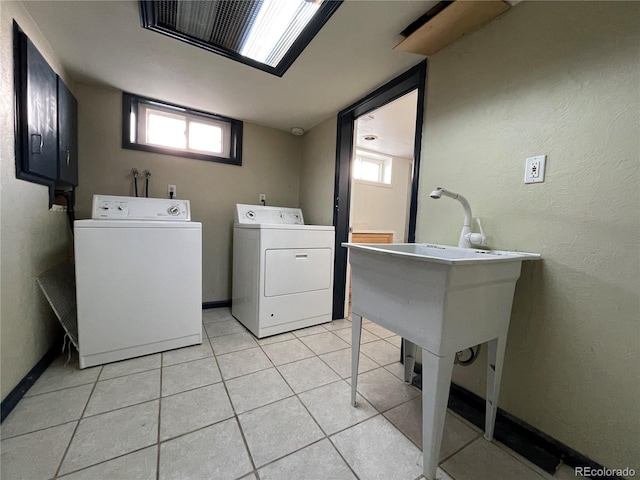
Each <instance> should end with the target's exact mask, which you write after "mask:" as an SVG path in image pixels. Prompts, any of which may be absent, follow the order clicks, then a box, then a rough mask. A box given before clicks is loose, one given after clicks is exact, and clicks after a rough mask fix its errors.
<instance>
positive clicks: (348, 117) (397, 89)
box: [332, 61, 427, 319]
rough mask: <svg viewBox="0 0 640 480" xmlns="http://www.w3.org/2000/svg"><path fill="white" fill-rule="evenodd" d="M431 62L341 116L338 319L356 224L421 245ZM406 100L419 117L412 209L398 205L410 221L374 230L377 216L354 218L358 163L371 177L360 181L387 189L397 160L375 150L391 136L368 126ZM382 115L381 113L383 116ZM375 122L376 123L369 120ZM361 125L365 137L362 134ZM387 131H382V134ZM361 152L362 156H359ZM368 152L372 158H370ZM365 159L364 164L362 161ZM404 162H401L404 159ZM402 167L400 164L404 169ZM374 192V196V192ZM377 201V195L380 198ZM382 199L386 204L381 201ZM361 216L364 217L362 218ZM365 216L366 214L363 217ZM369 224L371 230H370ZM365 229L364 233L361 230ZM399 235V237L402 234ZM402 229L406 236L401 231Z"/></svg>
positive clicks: (336, 195)
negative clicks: (420, 177) (419, 218)
mask: <svg viewBox="0 0 640 480" xmlns="http://www.w3.org/2000/svg"><path fill="white" fill-rule="evenodd" d="M426 71H427V64H426V61H423V62H421V63H420V64H418V65H416V66H415V67H413V68H411V69H410V70H408V71H406V72H405V73H403V74H402V75H400V76H398V77H396V78H395V79H393V80H391V81H390V82H388V83H387V84H386V85H383V86H382V87H380V88H379V89H377V90H375V91H374V92H372V93H370V94H369V95H367V96H366V97H364V98H363V99H361V100H360V101H359V102H356V103H355V104H353V105H351V106H350V107H348V108H346V109H345V110H343V111H342V112H340V113H339V114H338V132H337V146H336V149H337V151H336V180H335V190H334V219H333V224H334V226H335V228H336V245H335V263H334V272H335V277H334V290H333V312H332V317H333V318H334V319H337V318H344V317H345V316H346V314H347V310H348V299H349V296H348V262H347V249H346V248H343V247H342V243H343V242H347V241H349V240H350V238H351V236H350V233H351V232H350V229H351V227H352V224H353V226H354V227H355V226H356V225H355V224H356V223H358V224H359V225H358V226H357V227H356V228H355V230H369V231H374V230H387V231H388V230H391V231H393V232H394V233H393V236H392V238H393V241H395V242H397V241H406V242H414V241H415V230H416V215H417V208H418V175H419V171H420V168H419V167H420V148H421V142H422V120H423V105H424V95H425V82H426ZM403 97H407V98H408V99H407V100H406V102H413V105H414V106H415V107H414V112H415V118H414V129H413V136H412V138H411V140H410V141H412V147H413V148H412V153H411V158H410V159H407V160H411V162H410V166H408V169H409V175H408V177H409V181H410V185H409V186H408V187H407V197H408V210H407V207H406V205H407V200H405V203H404V207H401V206H395V207H394V209H395V214H396V215H398V212H399V211H402V215H403V216H404V227H398V226H396V225H397V223H394V224H393V225H394V226H393V227H385V228H373V227H371V225H373V226H377V225H379V224H378V223H377V221H378V220H376V219H375V215H374V216H371V217H368V218H369V219H364V220H362V219H360V220H359V219H358V218H357V217H354V218H353V219H352V211H351V210H352V203H353V204H354V205H356V208H357V203H358V200H357V198H356V197H354V195H356V194H358V192H357V191H356V190H357V187H354V186H353V182H354V167H355V164H356V162H358V161H359V162H360V164H361V165H362V164H364V167H361V168H359V170H360V171H359V172H358V176H363V175H364V177H366V178H364V179H363V178H360V179H359V180H360V182H371V183H373V180H376V179H377V180H379V181H378V182H377V183H378V184H380V185H378V186H381V184H384V182H385V181H386V180H389V181H390V179H389V178H388V175H389V174H390V175H391V179H392V178H393V167H392V165H393V157H394V156H393V155H390V154H388V153H384V152H382V149H378V150H377V151H376V150H374V149H372V148H371V146H372V145H373V143H370V142H375V141H376V140H379V139H381V138H383V137H385V136H386V135H387V134H386V133H385V134H384V135H383V134H382V133H381V134H376V133H372V132H368V131H366V130H367V126H366V124H367V122H368V123H371V122H372V121H374V120H375V118H376V115H380V112H384V107H385V106H387V107H388V109H391V110H394V104H395V101H397V100H400V104H402V100H403ZM397 106H398V105H397V104H396V105H395V107H397ZM378 110H380V112H379V111H378ZM369 117H373V119H371V118H369ZM358 126H359V127H360V128H359V130H360V131H361V133H362V135H359V134H358V133H357V131H358ZM381 131H382V130H381ZM359 136H361V137H362V142H366V143H362V144H363V145H367V148H363V147H361V146H360V144H359V142H358V140H359V138H358V137H359ZM364 137H378V138H377V139H374V140H365V139H364ZM378 143H379V144H380V143H382V142H378ZM358 151H360V152H361V153H360V154H358ZM367 153H368V155H367ZM358 156H359V157H360V160H358V158H357V157H358ZM389 157H391V162H390V163H391V166H389V164H388V162H387V159H388V158H389ZM398 158H401V157H400V156H399V157H398ZM401 163H402V161H401V160H398V165H400V164H401ZM369 193H370V192H369ZM378 193H379V192H378ZM374 196H375V195H374ZM377 200H380V198H378V199H377ZM356 215H358V214H356ZM360 215H363V214H360ZM367 225H368V226H367ZM363 226H364V227H365V228H359V227H363ZM396 230H397V232H396ZM400 230H402V232H400Z"/></svg>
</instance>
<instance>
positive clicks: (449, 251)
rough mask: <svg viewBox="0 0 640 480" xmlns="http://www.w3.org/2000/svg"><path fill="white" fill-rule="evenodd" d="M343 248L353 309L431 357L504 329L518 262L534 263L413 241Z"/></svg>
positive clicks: (522, 256) (513, 255)
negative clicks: (350, 274)
mask: <svg viewBox="0 0 640 480" xmlns="http://www.w3.org/2000/svg"><path fill="white" fill-rule="evenodd" d="M343 246H345V247H348V248H349V250H350V253H349V255H350V263H351V269H352V303H353V311H355V312H357V313H359V314H361V315H362V316H363V317H365V318H368V319H369V320H372V321H374V322H376V323H379V324H380V325H382V326H383V327H386V328H389V329H390V330H392V331H397V332H396V333H398V334H400V335H402V336H403V337H404V338H409V339H411V340H412V341H413V342H414V343H416V344H418V345H420V346H421V347H423V348H426V349H427V350H429V351H430V352H431V353H434V354H436V355H445V354H447V353H451V352H456V351H459V350H462V349H463V348H467V347H469V346H472V345H477V344H479V343H482V342H485V341H487V340H490V339H492V338H495V337H496V334H497V333H498V332H499V331H501V330H502V329H503V328H504V327H505V325H504V321H505V319H506V321H507V325H508V320H509V317H510V314H511V303H512V299H513V291H514V288H515V282H516V280H517V279H518V278H519V277H520V266H521V264H522V261H523V260H536V259H538V258H540V255H538V254H533V253H520V252H505V251H498V250H492V251H489V250H477V249H472V248H458V247H451V246H445V245H434V244H418V243H397V244H353V243H344V244H343ZM380 299H384V301H380Z"/></svg>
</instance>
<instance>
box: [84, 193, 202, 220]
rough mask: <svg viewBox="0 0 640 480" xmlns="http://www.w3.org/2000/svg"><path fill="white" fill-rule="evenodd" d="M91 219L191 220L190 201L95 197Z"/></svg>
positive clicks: (112, 196)
mask: <svg viewBox="0 0 640 480" xmlns="http://www.w3.org/2000/svg"><path fill="white" fill-rule="evenodd" d="M91 212H92V213H91V218H104V219H111V220H115V219H123V220H171V221H189V220H191V207H190V204H189V200H178V199H168V198H167V199H165V198H146V197H117V196H114V195H94V196H93V207H92V209H91Z"/></svg>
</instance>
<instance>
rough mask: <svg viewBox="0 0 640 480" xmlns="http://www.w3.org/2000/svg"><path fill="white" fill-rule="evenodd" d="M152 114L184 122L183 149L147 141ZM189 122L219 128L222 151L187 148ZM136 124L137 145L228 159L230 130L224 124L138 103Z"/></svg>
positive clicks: (227, 125)
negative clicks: (150, 115) (155, 113)
mask: <svg viewBox="0 0 640 480" xmlns="http://www.w3.org/2000/svg"><path fill="white" fill-rule="evenodd" d="M152 112H158V113H159V114H162V115H165V116H167V117H173V118H176V119H180V120H184V122H185V132H184V134H185V140H186V147H185V148H180V147H168V146H166V145H159V144H157V143H151V142H149V141H148V133H149V122H148V120H149V114H150V113H152ZM191 122H197V123H203V124H205V125H212V126H215V127H219V128H220V129H221V130H222V151H220V152H212V151H209V150H197V149H195V148H189V124H190V123H191ZM136 123H137V134H138V137H137V138H138V143H141V144H144V145H153V146H159V147H163V148H176V149H178V150H182V151H185V152H193V153H202V154H204V155H215V156H219V157H224V158H229V150H230V145H229V144H230V139H231V128H230V125H229V124H228V123H226V122H221V121H217V120H212V119H209V118H206V117H202V116H199V115H193V114H188V113H179V112H175V111H173V110H171V109H168V108H162V107H159V106H157V105H150V104H145V103H140V104H139V105H138V118H137V122H136Z"/></svg>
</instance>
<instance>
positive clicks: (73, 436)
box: [53, 365, 104, 478]
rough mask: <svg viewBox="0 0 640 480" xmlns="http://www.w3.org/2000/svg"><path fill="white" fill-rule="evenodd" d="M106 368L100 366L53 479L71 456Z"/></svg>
mask: <svg viewBox="0 0 640 480" xmlns="http://www.w3.org/2000/svg"><path fill="white" fill-rule="evenodd" d="M103 368H104V366H102V365H101V366H100V371H99V372H98V375H97V376H96V380H95V382H93V387H92V388H91V393H90V394H89V397H88V398H87V403H85V405H84V408H83V409H82V413H80V418H79V419H78V423H77V424H76V428H74V429H73V433H72V434H71V437H70V438H69V443H68V444H67V448H65V450H64V454H63V455H62V458H61V459H60V463H59V464H58V468H57V469H56V471H55V473H54V475H53V478H58V475H60V469H61V468H62V465H63V463H64V461H65V460H66V458H67V455H68V454H69V449H70V448H71V444H72V443H73V439H74V438H75V436H76V433H78V428H80V422H81V421H82V420H83V418H84V414H85V412H86V411H87V407H88V406H89V402H91V397H92V396H93V392H95V390H96V386H97V385H98V379H99V378H100V374H101V373H102V369H103Z"/></svg>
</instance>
